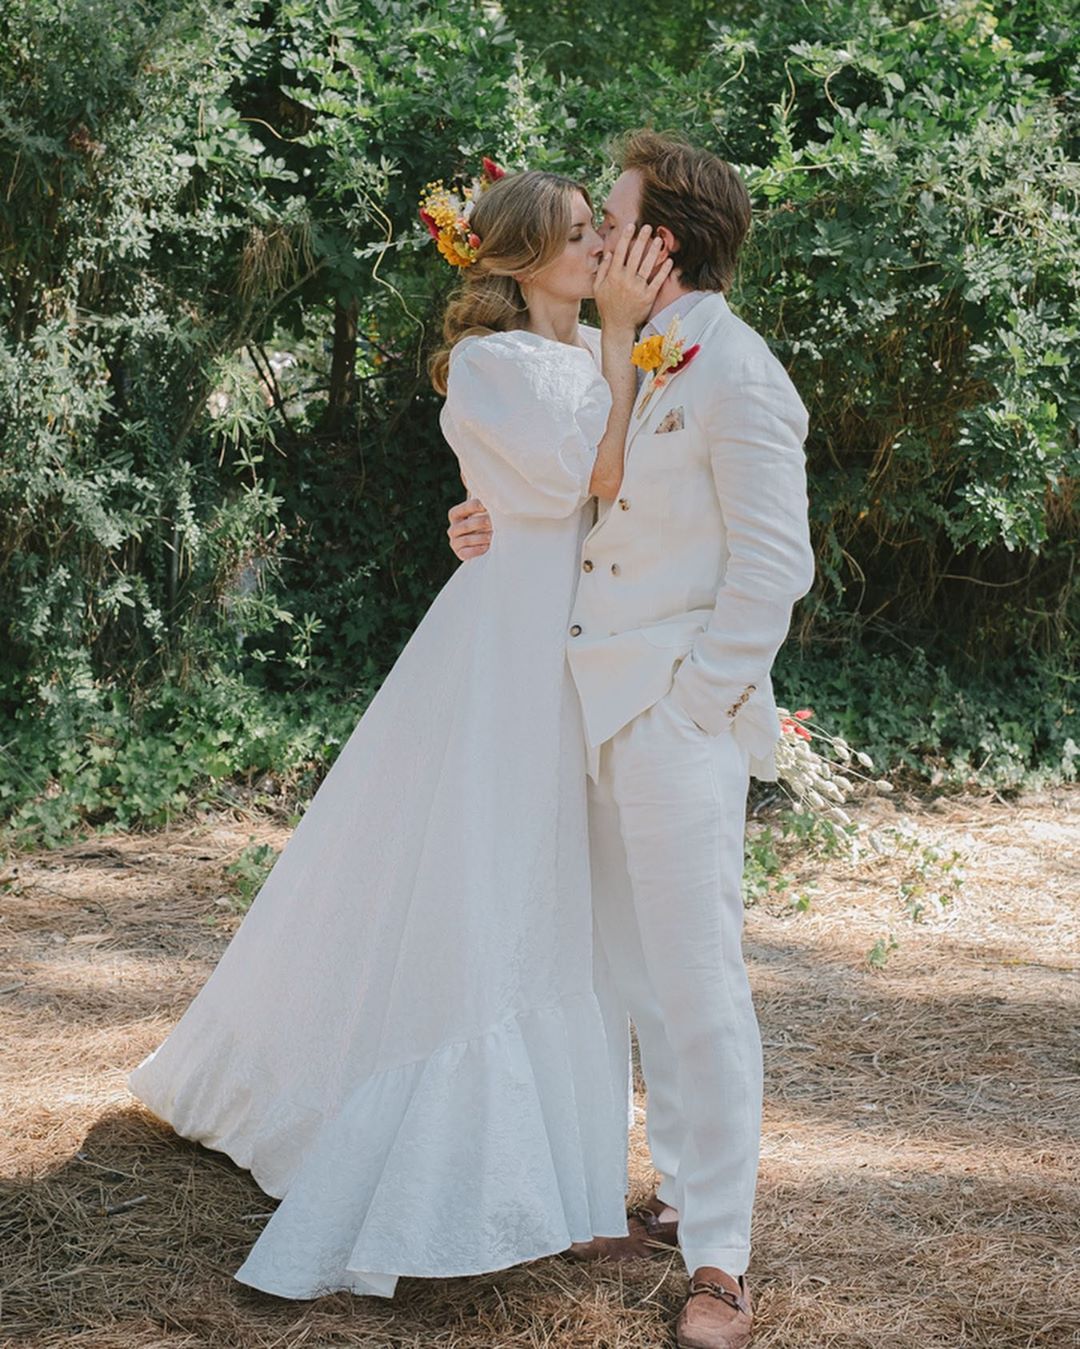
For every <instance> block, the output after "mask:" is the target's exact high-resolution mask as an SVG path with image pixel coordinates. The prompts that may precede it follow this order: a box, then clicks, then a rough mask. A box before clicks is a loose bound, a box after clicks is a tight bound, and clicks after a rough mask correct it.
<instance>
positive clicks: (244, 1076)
mask: <svg viewBox="0 0 1080 1349" xmlns="http://www.w3.org/2000/svg"><path fill="white" fill-rule="evenodd" d="M487 167H488V173H487V177H486V179H485V181H484V182H483V183H478V184H477V185H476V189H475V192H474V194H473V196H472V198H471V200H469V201H468V202H467V204H465V205H464V207H463V203H462V201H461V200H456V201H455V200H453V199H452V198H451V196H450V194H448V193H445V192H443V193H441V194H440V193H435V194H433V196H432V197H430V198H429V200H428V203H427V208H426V209H425V212H424V216H425V223H427V224H428V226H429V228H430V230H431V232H432V234H433V236H435V237H436V238H437V240H438V245H439V251H440V253H441V254H442V256H443V257H445V258H446V259H447V260H448V261H450V262H453V263H455V265H457V266H458V267H460V274H461V279H462V283H461V287H460V289H459V290H458V292H457V293H456V294H455V296H454V298H453V299H452V300H451V302H450V304H449V306H448V308H447V312H446V316H445V323H444V336H445V341H444V345H443V346H442V347H441V348H440V350H439V351H438V352H436V353H435V355H434V357H433V358H432V363H431V373H432V381H433V384H434V386H435V388H436V389H437V390H438V391H439V392H440V393H443V394H444V395H445V404H444V408H443V412H442V416H441V425H442V429H443V433H444V435H445V437H446V440H447V441H448V442H449V444H450V446H451V448H452V449H453V450H454V452H455V454H456V455H457V457H458V460H459V463H460V467H461V471H462V476H463V479H464V480H465V482H466V484H467V488H468V491H469V494H470V500H469V501H467V502H466V503H464V504H463V505H461V506H459V507H456V508H455V509H454V510H453V511H451V528H450V537H451V544H452V546H453V547H454V549H455V551H456V552H457V554H458V556H459V557H460V558H462V559H463V561H464V565H462V566H460V567H459V568H458V569H457V571H456V572H455V573H454V575H453V576H452V577H451V579H450V581H449V583H448V584H447V585H446V587H445V588H444V589H443V591H442V592H441V593H440V595H439V596H438V597H437V599H436V600H435V603H434V604H433V605H432V607H431V609H430V610H429V611H428V613H427V615H426V616H425V618H424V619H423V621H422V622H421V624H420V626H419V628H418V629H417V630H416V632H415V633H414V635H413V637H412V638H411V640H410V642H409V643H408V645H407V646H406V648H405V650H404V651H403V652H402V654H401V656H400V657H399V659H398V661H397V663H396V665H395V666H394V668H393V670H392V671H391V672H390V674H389V676H388V677H387V679H386V681H385V682H384V684H383V686H382V688H381V689H380V690H379V692H378V693H377V695H376V696H375V698H374V699H373V700H372V702H371V704H370V706H369V708H368V709H367V711H366V712H365V714H364V716H363V717H362V718H361V719H360V721H359V723H358V725H357V727H356V729H355V731H354V732H353V734H352V736H351V737H350V739H349V741H348V742H347V743H346V745H345V746H344V747H343V749H342V751H341V753H340V754H339V756H338V758H337V760H336V762H335V763H334V765H333V767H332V769H331V770H330V772H329V774H328V775H327V777H326V779H325V781H324V782H323V784H322V786H321V787H320V788H319V791H318V792H317V793H316V795H315V797H314V798H313V800H312V802H311V804H310V805H309V807H308V810H307V812H306V814H305V815H304V817H303V819H302V820H301V822H300V824H299V826H298V827H297V829H296V831H295V832H294V834H293V836H292V838H291V840H290V842H289V844H288V846H287V847H286V848H285V850H284V851H283V853H282V854H281V856H280V858H279V859H278V862H277V864H276V865H275V867H274V869H273V871H272V872H271V874H270V876H269V878H268V879H267V881H266V883H265V884H264V886H263V888H262V890H261V891H260V893H259V895H258V896H257V898H256V901H255V903H254V904H253V906H252V908H251V910H250V912H249V914H248V916H247V917H246V918H245V920H244V922H243V924H242V925H241V927H240V929H239V931H238V932H237V934H236V936H235V937H234V939H233V941H232V942H231V944H230V945H229V947H228V949H227V950H226V952H225V954H224V956H223V957H222V960H221V962H220V964H219V965H218V967H217V969H216V970H215V971H214V973H213V974H212V975H211V977H210V979H209V980H208V982H207V984H206V985H205V987H204V988H203V990H202V991H201V992H200V994H199V995H198V997H197V998H196V999H195V1001H194V1002H193V1003H192V1005H191V1007H190V1008H189V1009H188V1010H187V1012H186V1013H185V1015H184V1017H183V1018H182V1020H181V1021H180V1023H179V1024H178V1026H177V1027H176V1028H175V1030H174V1031H173V1033H172V1034H171V1035H170V1036H169V1037H168V1039H167V1040H166V1041H165V1042H164V1044H163V1045H161V1046H160V1048H159V1049H157V1050H156V1051H155V1052H154V1053H153V1054H151V1055H150V1056H149V1057H148V1058H147V1059H146V1060H144V1062H143V1063H142V1064H140V1065H139V1067H138V1068H137V1069H136V1070H135V1071H134V1073H133V1074H132V1075H131V1079H130V1080H131V1088H132V1090H133V1092H134V1093H135V1095H136V1096H138V1097H139V1098H140V1099H141V1100H143V1101H144V1102H145V1103H146V1104H147V1105H148V1106H149V1107H150V1108H151V1109H152V1110H153V1111H154V1112H155V1114H157V1115H159V1116H160V1117H161V1118H163V1119H165V1120H167V1121H168V1122H169V1123H170V1124H171V1125H172V1126H173V1128H174V1129H175V1130H176V1131H177V1132H178V1133H180V1134H182V1135H184V1136H185V1137H189V1138H193V1139H196V1140H198V1141H200V1142H202V1143H203V1144H205V1145H206V1146H208V1147H211V1148H215V1149H219V1150H221V1151H223V1152H225V1153H227V1154H228V1155H229V1156H230V1157H231V1158H232V1159H233V1160H234V1161H235V1162H237V1164H238V1165H240V1166H242V1167H245V1168H247V1169H249V1170H250V1171H251V1172H252V1174H253V1176H254V1178H255V1179H256V1181H257V1182H258V1183H259V1185H260V1186H261V1187H262V1188H263V1189H264V1190H265V1191H266V1192H267V1193H268V1194H270V1195H273V1196H276V1197H280V1198H281V1203H280V1204H279V1206H278V1208H277V1210H276V1211H275V1213H274V1214H273V1216H272V1217H271V1219H270V1221H269V1222H268V1223H267V1225H266V1227H265V1229H264V1230H263V1232H262V1234H261V1236H260V1237H259V1240H258V1241H257V1242H256V1244H255V1246H254V1247H253V1249H252V1251H251V1252H250V1253H249V1255H248V1257H247V1259H246V1261H245V1263H244V1264H243V1266H242V1267H241V1269H240V1270H239V1271H238V1273H237V1277H238V1278H239V1279H240V1280H241V1281H243V1282H245V1283H247V1284H250V1285H252V1286H254V1287H256V1288H260V1289H263V1290H264V1291H267V1292H271V1293H275V1294H277V1295H279V1296H284V1297H298V1298H310V1297H314V1296H317V1295H319V1294H320V1293H323V1292H329V1291H333V1290H340V1289H348V1290H351V1291H352V1292H355V1293H362V1294H375V1295H382V1296H390V1295H392V1294H393V1292H394V1288H395V1285H396V1281H397V1279H398V1277H399V1276H402V1275H409V1276H420V1277H447V1276H454V1275H464V1274H476V1273H482V1272H488V1271H492V1270H496V1269H502V1268H505V1267H507V1266H510V1265H513V1264H517V1263H520V1262H522V1261H525V1260H531V1259H535V1258H538V1257H541V1256H546V1255H552V1254H555V1253H558V1252H568V1253H569V1254H570V1255H571V1256H575V1257H577V1258H583V1259H587V1258H591V1257H596V1258H608V1259H620V1258H624V1257H632V1256H633V1257H636V1256H641V1255H647V1254H648V1253H650V1252H651V1251H653V1250H668V1249H669V1248H670V1247H671V1246H674V1245H677V1246H678V1247H679V1249H680V1251H681V1253H682V1256H683V1258H684V1260H685V1263H686V1266H687V1270H688V1273H689V1274H690V1286H689V1295H688V1298H687V1301H686V1304H685V1306H684V1309H683V1311H682V1313H681V1315H680V1317H679V1322H678V1326H677V1331H676V1333H677V1339H678V1343H679V1344H680V1345H682V1346H685V1349H734V1347H735V1346H743V1345H745V1344H747V1343H748V1342H749V1337H750V1330H751V1318H752V1312H751V1304H750V1295H749V1289H748V1286H747V1282H746V1278H745V1272H746V1268H747V1263H748V1260H749V1251H750V1218H751V1209H752V1204H753V1195H754V1187H755V1179H756V1172H757V1164H758V1148H759V1133H760V1120H761V1092H762V1069H761V1049H760V1040H759V1037H758V1031H757V1024H756V1019H755V1016H754V1010H753V1006H752V1003H751V998H750V990H749V984H748V980H747V975H746V969H745V966H744V963H743V959H742V953H741V927H742V898H741V871H742V858H743V831H744V822H745V802H746V793H747V786H748V778H749V775H750V773H751V772H753V773H754V774H756V775H757V776H759V777H769V776H770V775H771V774H772V771H773V770H772V765H771V758H772V748H773V746H774V744H775V742H776V740H777V738H778V735H779V721H778V717H777V714H776V709H775V705H774V703H773V700H772V692H771V687H770V681H769V671H770V668H771V665H772V662H773V659H774V657H775V655H776V652H777V650H778V649H779V647H780V645H781V643H782V642H783V640H784V637H785V635H786V633H787V629H788V626H789V623H790V618H791V611H792V606H793V605H794V603H795V601H796V600H797V599H798V598H799V597H800V596H801V595H802V594H804V593H805V592H806V590H807V589H808V588H809V586H810V583H811V580H812V575H813V561H812V554H811V550H810V544H809V538H808V527H807V500H806V482H805V469H804V458H803V452H802V444H803V440H804V438H805V435H806V428H807V423H806V413H805V410H804V408H803V406H802V403H801V402H800V400H799V398H798V395H797V394H796V392H795V390H794V388H793V387H792V385H791V382H790V380H789V379H788V377H787V375H786V373H785V371H784V369H783V368H782V366H781V365H780V364H779V362H778V361H777V360H776V359H775V357H773V355H772V354H771V353H770V351H769V349H768V347H767V346H766V344H765V342H764V341H763V340H762V339H761V338H760V337H759V336H758V335H757V334H756V333H754V332H753V331H752V330H751V329H750V328H749V327H748V326H747V325H746V324H745V323H743V322H742V321H741V320H740V319H738V318H737V317H736V316H735V315H734V314H733V312H732V311H731V309H730V308H729V307H728V304H727V302H726V300H725V292H726V291H727V290H728V288H729V286H730V284H731V280H732V276H733V272H734V268H735V264H736V258H737V255H738V252H739V249H740V246H741V245H742V242H743V240H744V238H745V235H746V233H747V230H748V228H749V223H750V204H749V198H748V196H747V193H746V190H745V188H744V186H743V184H742V182H741V181H740V179H739V177H738V175H737V174H736V172H735V171H734V170H733V169H732V168H731V166H730V165H728V164H726V163H725V162H724V161H722V160H721V159H719V158H717V157H716V156H714V155H712V154H710V153H708V152H706V151H703V150H700V149H696V148H694V147H692V146H690V145H688V144H686V143H685V142H684V141H682V140H681V139H679V138H677V137H673V136H667V135H661V134H658V133H654V132H638V133H635V134H633V135H631V136H629V137H627V138H626V139H625V140H624V142H623V144H622V149H621V167H622V173H621V175H620V177H619V178H618V180H617V181H616V183H615V185H614V187H613V188H612V190H611V192H610V194H609V196H608V198H607V200H606V201H605V203H604V207H603V215H602V219H601V221H600V222H599V225H598V226H597V224H596V223H595V221H594V212H593V208H592V203H591V201H590V199H589V196H588V193H587V191H586V190H585V189H584V188H583V187H582V186H581V185H579V184H577V183H574V182H573V181H571V180H569V179H566V178H563V177H560V176H558V175H554V174H550V173H540V172H526V173H519V174H513V175H505V176H504V175H502V174H501V171H498V170H496V169H495V168H494V166H492V165H488V166H487ZM586 298H594V299H595V300H596V304H597V308H598V310H599V312H600V316H601V328H600V330H599V331H596V330H595V329H590V328H588V327H585V326H583V325H581V324H580V322H579V317H578V311H579V307H580V303H581V301H582V300H583V299H586ZM641 324H644V327H642V328H641V329H640V332H639V326H640V325H641ZM631 1023H632V1024H633V1027H634V1030H635V1032H636V1035H637V1040H638V1045H639V1048H640V1054H641V1066H642V1071H643V1074H644V1078H645V1082H646V1086H647V1102H648V1106H647V1133H648V1141H649V1148H650V1152H651V1156H652V1161H653V1165H654V1167H655V1169H656V1171H657V1173H658V1175H659V1184H658V1187H657V1191H656V1194H655V1196H654V1197H653V1199H652V1200H650V1201H649V1202H648V1203H646V1204H645V1205H643V1206H642V1207H640V1208H638V1209H637V1210H635V1212H634V1213H632V1214H631V1215H629V1216H628V1215H627V1213H626V1210H625V1193H626V1182H627V1127H626V1126H627V1103H628V1099H629V1064H630V1055H629V1027H630V1024H631Z"/></svg>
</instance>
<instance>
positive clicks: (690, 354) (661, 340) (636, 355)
mask: <svg viewBox="0 0 1080 1349" xmlns="http://www.w3.org/2000/svg"><path fill="white" fill-rule="evenodd" d="M700 350H701V347H700V345H699V344H698V343H695V344H694V345H693V346H692V347H690V348H689V349H688V350H685V351H684V350H683V341H682V338H681V337H680V336H679V318H678V315H676V316H675V318H673V319H672V320H671V323H670V325H669V326H668V330H667V332H666V333H665V334H664V335H663V337H661V336H660V335H659V333H657V334H656V335H655V336H653V337H647V338H646V339H645V340H644V342H639V343H638V344H637V346H636V347H635V348H634V349H633V351H632V352H631V353H630V360H631V361H632V362H633V363H634V365H636V366H637V367H638V369H640V370H648V371H651V372H652V378H651V379H650V381H649V386H648V388H647V389H646V390H645V394H644V397H643V398H642V400H641V402H640V403H639V404H638V410H637V415H638V416H639V417H640V416H641V415H642V414H643V413H644V411H645V409H646V408H647V407H648V406H649V403H650V401H651V399H652V397H653V395H654V394H655V393H657V392H658V391H659V390H660V389H662V388H663V387H664V385H665V384H666V383H667V382H668V380H669V379H670V378H671V377H672V375H677V374H678V373H679V371H680V370H683V369H685V368H686V366H688V365H689V364H690V362H691V361H692V360H693V359H694V357H695V356H696V355H697V354H698V352H699V351H700Z"/></svg>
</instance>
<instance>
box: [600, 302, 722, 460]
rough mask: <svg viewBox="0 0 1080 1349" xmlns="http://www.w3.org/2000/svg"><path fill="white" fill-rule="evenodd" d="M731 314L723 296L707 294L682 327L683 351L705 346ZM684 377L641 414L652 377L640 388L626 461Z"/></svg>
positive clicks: (668, 386)
mask: <svg viewBox="0 0 1080 1349" xmlns="http://www.w3.org/2000/svg"><path fill="white" fill-rule="evenodd" d="M728 312H729V310H728V305H727V301H726V300H725V299H724V297H723V295H720V294H715V295H707V296H706V297H705V298H704V299H703V300H699V301H698V303H697V304H696V305H694V307H693V309H691V311H690V312H689V314H687V315H686V317H685V318H684V319H682V320H681V322H680V324H679V327H680V336H681V339H682V344H683V350H684V351H686V350H688V349H689V348H690V347H692V346H693V345H694V343H695V342H699V343H701V344H702V345H704V340H703V339H705V337H706V334H707V333H708V331H709V330H710V329H711V328H712V327H713V325H714V324H716V323H717V322H718V321H719V320H720V319H721V318H723V317H724V316H725V315H726V314H727V313H728ZM699 354H700V353H699ZM695 359H697V357H695ZM681 374H682V372H681V371H680V373H679V374H678V375H673V376H672V377H671V378H670V379H669V380H668V381H667V383H666V384H665V385H664V387H663V388H662V389H658V390H657V392H656V393H654V394H653V396H652V398H651V399H650V400H649V405H648V407H647V408H646V409H645V412H644V413H641V404H642V401H643V400H644V398H645V397H646V395H647V393H648V391H649V389H650V388H651V387H652V379H651V377H649V378H646V379H645V380H644V381H643V382H642V385H641V388H640V389H639V390H638V396H637V398H636V399H635V400H634V410H633V412H632V413H631V414H630V429H629V431H628V432H627V434H626V459H627V460H629V458H630V449H631V446H632V445H633V443H634V441H635V440H636V439H637V437H638V436H639V435H640V434H641V432H642V431H645V430H647V429H649V428H651V427H652V426H654V425H655V424H656V422H657V415H656V414H657V413H658V412H662V411H663V410H664V408H665V407H666V406H667V405H668V403H669V401H670V400H671V398H672V389H678V386H679V380H680V377H681ZM625 471H626V470H625V465H624V469H623V472H624V473H625Z"/></svg>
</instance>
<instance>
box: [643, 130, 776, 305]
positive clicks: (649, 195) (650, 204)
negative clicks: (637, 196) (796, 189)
mask: <svg viewBox="0 0 1080 1349" xmlns="http://www.w3.org/2000/svg"><path fill="white" fill-rule="evenodd" d="M617 153H618V159H619V163H620V164H621V165H622V168H623V171H624V172H626V171H627V170H629V169H633V170H635V171H636V172H637V173H639V174H640V175H641V214H640V219H639V221H638V223H639V224H641V225H651V226H652V227H653V229H654V230H655V229H656V228H658V227H659V226H661V225H664V226H666V227H667V228H668V229H669V230H670V231H671V232H672V234H674V236H675V238H676V239H677V240H678V243H679V248H678V251H677V252H676V253H675V254H674V255H673V256H674V261H675V266H676V267H677V268H678V271H679V276H680V279H681V280H682V282H683V284H684V285H686V286H691V287H693V288H694V289H695V290H722V291H727V290H730V289H731V283H732V280H733V279H734V276H735V261H736V259H737V258H738V256H739V249H740V248H741V247H742V242H743V240H744V239H745V238H746V235H747V231H748V230H749V229H750V194H749V193H748V192H747V190H746V187H745V185H744V183H743V180H742V179H741V178H740V177H739V175H738V173H736V171H735V170H734V169H733V168H732V167H731V165H730V164H729V163H727V161H726V160H723V159H721V158H720V157H719V155H714V154H711V153H710V152H709V151H708V150H699V149H697V148H696V147H695V146H693V145H691V144H689V142H688V141H685V140H683V139H682V137H681V136H677V135H674V134H672V133H668V132H660V131H631V132H630V133H629V134H628V135H627V136H625V137H624V138H623V140H622V142H621V143H620V145H619V147H618V152H617Z"/></svg>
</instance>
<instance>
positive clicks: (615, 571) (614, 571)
mask: <svg viewBox="0 0 1080 1349" xmlns="http://www.w3.org/2000/svg"><path fill="white" fill-rule="evenodd" d="M621 570H622V568H621V567H620V566H619V564H618V563H617V562H613V563H612V564H611V574H612V576H618V574H619V572H620V571H621Z"/></svg>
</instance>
